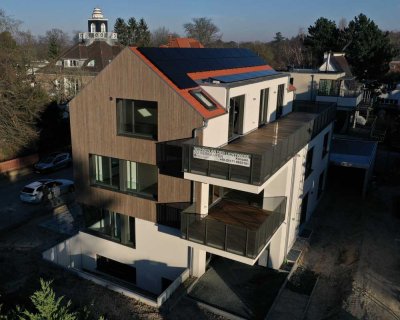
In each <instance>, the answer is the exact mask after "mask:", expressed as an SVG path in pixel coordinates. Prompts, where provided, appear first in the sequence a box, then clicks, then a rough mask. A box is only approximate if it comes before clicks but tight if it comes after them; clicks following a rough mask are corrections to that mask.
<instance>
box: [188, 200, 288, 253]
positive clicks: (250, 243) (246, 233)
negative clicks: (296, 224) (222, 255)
mask: <svg viewBox="0 0 400 320" xmlns="http://www.w3.org/2000/svg"><path fill="white" fill-rule="evenodd" d="M270 199H273V203H274V208H273V209H272V210H270V214H269V215H268V217H267V218H266V219H265V220H264V222H263V223H262V224H261V225H260V227H259V228H258V229H257V230H250V229H248V228H245V227H239V226H235V225H230V224H227V223H223V222H221V221H218V220H215V219H212V215H211V218H207V216H204V215H199V214H196V213H193V212H190V211H191V210H190V209H189V210H187V211H183V212H182V213H181V232H182V238H184V239H186V240H189V241H192V242H196V243H199V244H204V245H206V246H209V247H213V248H216V249H220V250H224V251H227V252H230V253H234V254H238V255H241V256H245V257H248V258H251V259H254V258H256V257H257V256H258V254H259V253H260V252H261V250H262V249H263V248H264V247H265V245H266V244H267V243H268V242H269V240H270V239H271V238H272V236H273V235H274V233H275V232H276V230H277V229H278V228H279V227H280V225H281V224H282V222H283V221H284V220H285V213H286V197H275V198H270Z"/></svg>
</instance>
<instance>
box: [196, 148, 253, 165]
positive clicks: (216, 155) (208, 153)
mask: <svg viewBox="0 0 400 320" xmlns="http://www.w3.org/2000/svg"><path fill="white" fill-rule="evenodd" d="M193 158H195V159H202V160H209V161H216V162H222V163H228V164H233V165H236V166H242V167H250V155H249V154H242V153H236V152H229V151H224V150H217V149H208V148H202V147H194V148H193Z"/></svg>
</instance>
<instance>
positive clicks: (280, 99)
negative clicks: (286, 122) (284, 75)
mask: <svg viewBox="0 0 400 320" xmlns="http://www.w3.org/2000/svg"><path fill="white" fill-rule="evenodd" d="M284 93H285V85H284V84H280V85H279V86H278V94H277V97H276V117H275V119H279V118H280V117H281V116H282V113H283V95H284Z"/></svg>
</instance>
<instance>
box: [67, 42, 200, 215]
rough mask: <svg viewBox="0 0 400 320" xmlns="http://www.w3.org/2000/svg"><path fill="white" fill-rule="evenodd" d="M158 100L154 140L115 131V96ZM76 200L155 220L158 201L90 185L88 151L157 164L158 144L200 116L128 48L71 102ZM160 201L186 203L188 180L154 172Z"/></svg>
mask: <svg viewBox="0 0 400 320" xmlns="http://www.w3.org/2000/svg"><path fill="white" fill-rule="evenodd" d="M118 98H125V99H137V100H147V101H157V102H158V106H157V107H158V109H157V110H158V140H157V141H152V140H147V139H140V138H134V137H127V136H120V135H117V114H116V99H118ZM70 117H71V137H72V152H73V156H74V177H75V180H76V185H77V200H78V201H79V202H83V203H86V204H89V205H93V206H96V207H105V208H108V209H109V210H112V211H115V212H119V213H122V214H125V215H130V216H134V217H138V218H141V219H145V220H149V221H153V222H154V221H156V201H152V200H147V199H143V198H138V197H135V196H132V195H128V194H124V193H119V192H115V191H111V190H106V189H101V188H96V187H91V186H90V176H89V154H97V155H102V156H108V157H113V158H117V159H123V160H129V161H135V162H140V163H146V164H151V165H156V143H157V142H162V141H168V140H175V139H182V138H188V137H191V136H192V130H193V128H196V127H200V126H201V125H202V123H203V119H202V117H201V116H200V115H199V114H198V113H197V112H196V111H195V110H194V109H193V108H192V107H191V105H190V104H189V103H188V102H187V101H186V100H184V99H183V98H182V97H181V96H180V95H179V94H178V93H177V92H176V91H174V90H173V89H172V88H171V87H170V86H169V84H167V83H166V82H165V81H164V80H163V79H162V78H161V77H160V76H158V75H157V74H156V73H155V72H154V71H153V70H152V69H151V68H150V67H149V66H148V65H147V64H146V63H145V62H143V61H142V60H141V59H140V58H139V57H138V56H137V55H136V54H135V53H134V52H132V50H130V49H129V48H126V49H125V50H123V51H122V52H121V53H120V54H119V55H118V56H117V57H116V58H115V59H114V60H113V61H112V62H111V63H110V64H109V65H108V66H107V67H106V68H104V69H103V71H102V72H101V73H100V74H99V75H98V76H97V77H96V78H95V79H94V80H93V81H91V82H90V83H89V84H88V85H87V86H86V87H85V88H84V90H83V91H82V92H81V93H80V94H79V95H78V96H77V97H76V98H75V99H74V100H72V102H71V103H70ZM158 182H159V183H158V194H159V197H158V201H159V202H186V201H189V199H190V182H189V181H185V180H183V179H179V178H175V177H170V176H166V175H160V174H159V175H158Z"/></svg>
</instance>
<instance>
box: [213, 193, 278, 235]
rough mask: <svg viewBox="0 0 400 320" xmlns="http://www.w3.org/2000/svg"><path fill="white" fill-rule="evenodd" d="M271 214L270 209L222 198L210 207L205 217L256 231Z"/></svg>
mask: <svg viewBox="0 0 400 320" xmlns="http://www.w3.org/2000/svg"><path fill="white" fill-rule="evenodd" d="M270 215H271V212H270V211H266V210H263V209H259V208H256V207H253V206H251V205H246V204H243V203H238V202H234V201H230V200H225V199H222V200H221V201H220V202H218V203H217V204H215V205H214V206H213V207H212V208H210V210H209V212H208V215H207V216H206V218H205V219H207V220H216V221H219V222H222V223H224V224H226V225H230V226H237V227H241V228H245V229H249V230H253V231H256V230H258V229H259V228H260V226H261V225H262V224H263V222H264V221H265V220H266V219H267V218H268V217H269V216H270Z"/></svg>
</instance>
